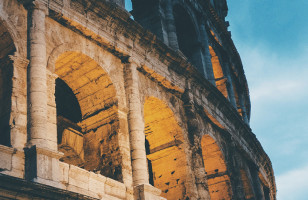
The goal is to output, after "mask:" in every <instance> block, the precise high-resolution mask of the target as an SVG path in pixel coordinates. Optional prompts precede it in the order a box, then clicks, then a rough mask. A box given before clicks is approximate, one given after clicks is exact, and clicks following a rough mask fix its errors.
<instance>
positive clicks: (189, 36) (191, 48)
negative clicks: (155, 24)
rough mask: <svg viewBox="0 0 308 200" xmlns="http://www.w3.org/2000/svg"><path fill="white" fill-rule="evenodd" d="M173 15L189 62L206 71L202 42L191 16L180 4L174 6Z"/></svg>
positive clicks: (181, 45) (182, 49)
mask: <svg viewBox="0 0 308 200" xmlns="http://www.w3.org/2000/svg"><path fill="white" fill-rule="evenodd" d="M173 16H174V20H175V27H176V35H177V39H178V44H179V48H180V51H181V52H183V54H184V55H185V56H186V57H187V59H188V61H189V62H191V63H192V64H193V65H194V66H195V67H196V68H197V69H198V70H199V71H200V72H201V73H204V69H203V63H202V58H201V56H202V55H201V44H200V41H198V35H197V31H196V28H195V26H194V24H193V22H192V20H191V17H190V16H189V14H188V13H187V12H186V10H185V9H184V8H183V7H182V6H180V5H175V6H174V8H173Z"/></svg>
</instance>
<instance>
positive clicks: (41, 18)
mask: <svg viewBox="0 0 308 200" xmlns="http://www.w3.org/2000/svg"><path fill="white" fill-rule="evenodd" d="M119 2H120V5H117V4H114V3H110V2H109V1H99V2H96V1H79V0H63V1H62V0H60V1H59V0H57V1H49V2H48V4H47V3H46V1H42V0H36V1H17V0H16V1H15V0H13V1H6V0H1V1H0V11H1V12H0V33H1V35H2V36H3V40H1V45H0V64H1V66H0V72H1V73H0V101H1V107H0V109H1V117H2V118H1V120H0V122H1V127H5V128H1V145H0V157H1V164H0V169H1V174H2V175H1V176H0V179H1V180H2V179H3V180H4V179H9V178H12V177H16V178H18V179H14V180H15V181H17V182H18V184H23V183H24V182H29V183H31V182H35V183H37V184H38V185H40V186H42V187H46V188H47V186H48V187H51V188H54V189H50V188H49V189H46V191H47V190H48V191H50V192H51V193H57V192H59V191H61V190H59V189H62V190H65V191H70V192H71V193H68V194H69V198H71V199H74V194H75V195H76V193H77V194H80V195H83V196H82V197H81V198H84V199H87V198H94V199H165V198H166V199H185V200H186V199H245V198H246V199H249V198H251V197H252V198H256V199H275V182H274V177H273V171H272V168H271V163H270V160H269V158H268V157H267V155H266V154H265V152H264V151H263V149H262V147H261V145H260V143H259V142H258V140H257V139H256V138H255V135H254V134H253V133H252V132H251V130H250V128H249V125H248V121H249V120H248V118H249V112H250V111H249V109H250V107H249V106H250V102H249V96H248V93H247V83H246V82H245V81H246V79H245V76H244V73H243V70H242V66H241V64H240V59H239V57H238V55H237V54H236V50H234V49H233V47H229V46H228V45H230V41H231V39H230V38H228V35H227V33H225V32H226V30H225V29H223V28H222V27H221V24H220V21H219V19H216V18H215V12H214V13H213V10H212V7H210V6H209V7H206V6H207V5H209V4H210V2H209V1H206V2H203V3H202V2H199V1H190V2H189V3H188V2H186V3H185V2H180V1H166V2H165V4H155V5H156V6H157V7H155V8H153V9H149V10H154V11H155V12H157V11H160V12H161V15H157V13H151V15H150V16H151V19H153V20H158V21H155V22H157V23H154V24H156V25H157V27H156V29H155V28H154V29H153V30H158V31H157V32H155V31H154V32H155V33H156V34H157V35H158V37H157V36H156V35H154V34H152V33H151V32H149V31H147V30H145V29H144V28H142V27H141V26H140V25H139V24H138V23H137V22H136V21H134V20H132V19H131V18H130V14H129V13H128V12H126V11H125V10H123V9H122V8H120V7H119V6H121V5H122V4H123V1H119ZM119 2H116V3H119ZM133 3H134V4H135V6H136V7H135V8H138V4H139V3H140V5H143V4H141V2H140V1H134V2H133ZM207 3H208V4H207ZM140 5H139V8H142V6H140ZM174 6H180V7H181V9H182V8H183V9H184V10H182V11H181V12H180V11H179V13H182V12H185V13H186V12H187V13H186V14H187V15H183V16H188V17H190V19H189V23H192V26H193V27H195V28H196V30H195V31H196V32H195V33H194V34H196V35H197V36H198V40H197V41H194V44H193V45H191V44H187V45H184V46H183V45H180V46H178V44H179V41H178V39H177V37H182V36H183V37H184V36H185V34H186V33H185V32H183V34H182V35H181V33H180V34H179V33H178V32H177V31H179V23H178V26H177V25H176V24H172V23H174V22H175V21H176V20H179V19H181V18H177V17H179V16H173V14H174V12H173V11H172V10H173V9H174ZM219 9H220V8H219ZM13 10H14V12H13ZM145 10H146V9H145ZM200 11H204V13H205V15H204V16H203V15H202V16H200V15H198V14H196V13H199V12H200ZM134 12H137V13H138V12H139V14H140V16H139V18H140V19H141V18H142V17H141V16H143V17H145V16H146V15H144V14H142V12H141V11H140V10H135V11H134ZM134 12H133V13H134ZM151 12H152V11H151ZM175 13H177V11H176V12H175ZM210 13H212V14H210ZM152 14H153V15H152ZM218 14H219V13H218ZM175 15H176V14H175ZM219 15H221V16H224V14H219ZM161 17H162V18H161ZM174 17H176V18H177V19H176V20H175V18H174ZM214 18H215V19H214ZM147 20H148V19H145V21H147ZM174 20H175V21H174ZM185 20H187V19H185ZM217 20H218V21H217ZM149 26H150V25H149ZM211 30H213V32H211ZM182 31H185V30H184V29H183V30H182ZM220 31H222V33H221V34H217V32H220ZM159 34H161V35H159ZM188 35H189V34H188ZM159 38H160V39H159ZM182 39H183V38H182ZM184 39H185V37H184ZM167 45H168V46H167ZM196 45H197V46H196ZM178 47H180V48H178ZM187 47H189V48H195V50H196V49H197V50H196V51H194V52H197V53H198V55H199V56H198V59H196V58H197V57H196V55H192V56H188V52H189V51H186V49H185V48H187ZM211 47H213V48H212V49H211ZM26 49H28V51H27V50H26ZM230 49H231V50H230ZM179 50H180V51H179ZM196 60H198V62H200V63H201V64H200V66H201V67H198V66H196V63H198V62H197V61H196ZM200 70H201V71H200ZM200 72H202V73H200ZM231 86H232V87H231ZM4 111H5V112H4ZM2 124H3V125H2ZM2 130H7V131H2ZM2 161H3V162H2ZM4 175H8V177H5V178H3V177H4ZM11 180H13V179H11ZM30 185H31V184H30ZM1 187H2V186H1ZM30 187H36V186H33V185H31V186H30ZM11 190H12V189H10V188H4V189H3V190H1V191H6V192H1V193H0V197H11V196H10V195H12V192H11ZM23 193H24V191H20V192H19V193H18V195H21V196H23ZM27 195H28V196H27V197H25V198H31V195H33V197H34V196H35V195H37V194H35V193H30V194H27ZM29 195H30V197H29ZM42 195H47V193H45V194H42ZM86 196H87V197H86Z"/></svg>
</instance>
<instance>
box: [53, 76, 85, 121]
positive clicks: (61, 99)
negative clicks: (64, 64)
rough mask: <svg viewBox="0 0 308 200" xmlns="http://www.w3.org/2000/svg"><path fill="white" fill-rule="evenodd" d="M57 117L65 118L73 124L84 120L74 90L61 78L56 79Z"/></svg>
mask: <svg viewBox="0 0 308 200" xmlns="http://www.w3.org/2000/svg"><path fill="white" fill-rule="evenodd" d="M55 96H56V105H57V116H62V117H65V118H66V119H68V120H70V121H71V122H73V123H77V122H80V121H81V119H82V115H81V110H80V105H79V103H78V100H77V98H76V96H75V94H74V93H73V91H72V89H71V88H70V87H69V86H68V85H67V84H66V83H65V82H64V81H63V80H62V79H60V78H57V79H56V92H55Z"/></svg>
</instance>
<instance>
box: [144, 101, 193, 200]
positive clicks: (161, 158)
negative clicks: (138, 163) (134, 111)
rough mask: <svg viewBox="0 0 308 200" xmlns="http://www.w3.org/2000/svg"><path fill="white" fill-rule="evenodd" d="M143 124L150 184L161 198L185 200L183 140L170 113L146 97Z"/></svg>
mask: <svg viewBox="0 0 308 200" xmlns="http://www.w3.org/2000/svg"><path fill="white" fill-rule="evenodd" d="M144 121H145V130H144V131H145V136H146V145H147V146H146V150H147V159H148V163H149V172H150V175H151V173H152V174H153V177H150V181H152V183H153V184H154V186H155V187H157V188H159V189H161V190H162V196H163V197H165V198H167V199H186V198H187V194H186V191H187V190H186V176H187V165H186V163H187V161H186V154H185V152H184V144H183V143H184V137H183V133H182V129H181V128H180V126H179V124H178V122H177V121H176V119H175V116H174V114H173V112H172V111H171V109H170V108H169V107H168V106H167V105H166V103H164V102H163V101H161V100H159V99H157V98H155V97H148V98H146V100H145V103H144ZM151 169H152V171H151ZM151 178H152V180H151Z"/></svg>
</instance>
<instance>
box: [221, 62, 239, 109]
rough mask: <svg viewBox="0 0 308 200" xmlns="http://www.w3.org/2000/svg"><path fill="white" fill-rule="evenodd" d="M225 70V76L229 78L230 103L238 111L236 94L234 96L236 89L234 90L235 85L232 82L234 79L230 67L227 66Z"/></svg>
mask: <svg viewBox="0 0 308 200" xmlns="http://www.w3.org/2000/svg"><path fill="white" fill-rule="evenodd" d="M224 68H225V70H224V71H225V72H224V75H225V77H226V78H227V90H228V96H229V101H230V103H231V104H232V106H233V107H234V108H235V109H236V110H237V106H236V100H235V94H234V89H233V84H232V83H233V82H232V78H231V75H230V68H229V65H225V67H224Z"/></svg>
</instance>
